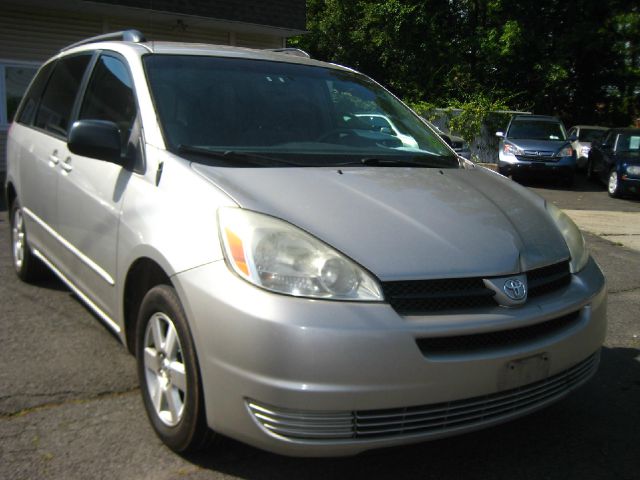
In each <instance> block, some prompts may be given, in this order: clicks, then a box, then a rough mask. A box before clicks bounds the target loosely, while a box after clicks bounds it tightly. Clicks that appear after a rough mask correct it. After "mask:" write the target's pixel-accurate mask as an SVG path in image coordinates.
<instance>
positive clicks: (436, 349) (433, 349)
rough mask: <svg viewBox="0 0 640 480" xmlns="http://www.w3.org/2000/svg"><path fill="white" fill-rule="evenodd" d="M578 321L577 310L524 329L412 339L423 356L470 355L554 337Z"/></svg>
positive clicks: (578, 312)
mask: <svg viewBox="0 0 640 480" xmlns="http://www.w3.org/2000/svg"><path fill="white" fill-rule="evenodd" d="M579 322H580V311H576V312H573V313H570V314H568V315H564V316H562V317H559V318H554V319H553V320H547V321H546V322H541V323H537V324H535V325H529V326H526V327H520V328H512V329H509V330H499V331H496V332H487V333H476V334H471V335H457V336H453V337H430V338H419V339H418V340H416V343H417V344H418V348H420V351H421V352H422V353H423V354H424V355H425V356H429V355H438V354H440V355H441V354H455V353H473V352H477V351H480V350H487V349H494V348H501V347H505V346H509V347H516V346H518V345H519V344H523V343H529V342H535V341H537V340H541V339H543V338H546V337H550V336H553V335H557V334H558V333H561V332H563V331H566V330H568V329H570V328H571V327H573V326H575V325H577V324H578V323H579Z"/></svg>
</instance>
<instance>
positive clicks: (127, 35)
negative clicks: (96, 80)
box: [60, 30, 147, 52]
mask: <svg viewBox="0 0 640 480" xmlns="http://www.w3.org/2000/svg"><path fill="white" fill-rule="evenodd" d="M107 40H120V41H122V42H134V43H141V42H146V41H147V40H146V39H145V38H144V35H143V34H142V33H141V32H139V31H138V30H122V31H120V32H113V33H105V34H104V35H98V36H96V37H91V38H86V39H84V40H80V41H79V42H76V43H72V44H71V45H69V46H67V47H64V48H63V49H61V50H60V51H61V52H64V51H66V50H69V49H71V48H74V47H79V46H80V45H87V44H89V43H96V42H105V41H107Z"/></svg>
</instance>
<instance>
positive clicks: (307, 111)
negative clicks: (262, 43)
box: [144, 55, 460, 168]
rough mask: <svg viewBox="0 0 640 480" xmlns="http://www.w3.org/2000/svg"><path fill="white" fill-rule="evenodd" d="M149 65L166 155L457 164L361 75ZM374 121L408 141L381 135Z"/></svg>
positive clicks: (194, 63) (280, 66)
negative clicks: (191, 151)
mask: <svg viewBox="0 0 640 480" xmlns="http://www.w3.org/2000/svg"><path fill="white" fill-rule="evenodd" d="M144 63H145V67H146V71H147V75H148V78H149V84H150V86H151V90H152V94H153V98H154V102H155V106H156V108H157V111H158V114H159V117H160V121H161V124H162V127H163V131H164V133H165V136H166V139H167V143H168V144H169V146H170V148H175V149H177V150H180V149H182V150H184V149H185V147H197V148H198V149H200V150H202V149H205V150H211V151H213V152H218V153H219V152H226V151H234V152H238V151H240V152H246V153H258V154H263V155H268V156H269V157H271V158H278V159H295V162H296V163H301V164H304V165H314V166H316V165H328V164H335V163H340V164H344V163H345V162H352V163H354V162H355V163H356V164H359V165H360V164H362V163H361V162H360V160H361V159H362V158H365V159H368V158H371V157H373V158H375V159H380V157H385V159H386V160H388V159H387V158H386V157H393V158H392V160H394V161H401V160H406V161H411V162H418V163H419V164H423V165H425V166H437V167H453V168H458V167H459V165H460V164H459V162H458V160H457V158H456V157H455V156H454V155H453V154H452V152H451V151H450V150H449V149H448V148H447V147H446V145H445V144H444V143H443V142H442V140H441V139H440V138H439V137H438V136H437V135H435V134H434V133H433V132H431V130H429V129H428V128H426V127H425V125H424V123H423V122H422V121H421V120H420V119H419V118H418V117H416V116H415V115H414V114H413V113H412V112H411V111H410V110H408V109H407V108H406V107H404V106H403V105H402V104H401V103H400V102H398V101H397V100H396V99H395V98H393V96H392V95H390V94H389V93H388V92H387V91H385V90H384V89H382V88H380V87H379V86H378V85H377V84H376V83H374V82H372V81H371V80H369V79H368V78H366V77H364V76H362V75H358V74H355V73H352V72H348V71H344V70H339V69H334V68H323V67H318V66H310V65H301V64H294V63H284V62H282V63H281V62H272V61H261V60H248V59H239V58H214V57H196V56H191V55H185V56H179V55H147V56H145V57H144ZM366 117H369V119H367V118H366ZM373 117H375V119H376V120H380V122H379V123H380V124H381V125H386V127H390V125H391V124H393V125H394V127H395V130H397V131H399V132H400V133H402V136H394V135H392V134H391V130H390V129H385V130H381V129H380V128H377V130H376V129H375V128H373V125H372V123H371V122H370V119H371V118H373ZM376 125H377V124H376Z"/></svg>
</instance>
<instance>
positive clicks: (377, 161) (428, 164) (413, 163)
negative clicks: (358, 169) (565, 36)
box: [337, 157, 457, 168]
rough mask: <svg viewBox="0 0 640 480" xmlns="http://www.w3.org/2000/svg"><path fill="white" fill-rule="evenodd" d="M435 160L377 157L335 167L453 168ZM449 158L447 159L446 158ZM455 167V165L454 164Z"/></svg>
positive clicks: (364, 158) (447, 163) (363, 158)
mask: <svg viewBox="0 0 640 480" xmlns="http://www.w3.org/2000/svg"><path fill="white" fill-rule="evenodd" d="M436 158H437V157H435V158H429V159H428V160H426V159H425V160H417V159H416V158H415V157H414V158H379V157H362V158H360V159H359V160H354V161H351V162H344V163H340V164H338V165H337V166H341V167H342V166H348V165H366V166H377V167H385V166H394V167H425V168H440V167H448V166H453V165H451V164H450V162H438V161H435V160H436ZM447 158H449V157H447ZM456 165H457V163H456Z"/></svg>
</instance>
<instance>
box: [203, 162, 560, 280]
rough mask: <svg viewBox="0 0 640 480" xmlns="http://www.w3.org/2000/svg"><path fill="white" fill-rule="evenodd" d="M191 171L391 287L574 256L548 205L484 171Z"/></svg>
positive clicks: (510, 269) (493, 273)
mask: <svg viewBox="0 0 640 480" xmlns="http://www.w3.org/2000/svg"><path fill="white" fill-rule="evenodd" d="M193 168H194V169H195V170H196V171H197V172H198V173H200V174H201V175H203V176H205V177H206V178H207V179H209V180H210V181H211V182H213V183H214V184H215V185H217V186H218V187H219V188H220V189H222V190H224V191H225V192H226V193H227V194H228V195H230V196H231V197H232V198H233V199H234V200H235V201H236V202H237V203H238V204H239V206H241V207H242V208H247V209H250V210H254V211H258V212H263V213H266V214H269V215H272V216H275V217H278V218H281V219H283V220H286V221H288V222H290V223H292V224H294V225H296V226H298V227H299V228H302V229H303V230H306V231H307V232H309V233H311V234H313V235H314V236H316V237H317V238H319V239H321V240H323V241H324V242H326V243H327V244H329V245H331V246H333V247H334V248H336V249H338V250H339V251H341V252H342V253H344V254H345V255H347V256H349V257H350V258H352V259H353V260H355V261H356V262H358V263H359V264H360V265H362V266H364V267H365V268H367V269H368V270H370V271H371V272H373V273H374V274H375V275H376V276H377V277H378V278H380V279H381V280H385V281H388V280H400V279H405V280H410V279H429V278H456V277H466V276H481V275H482V276H499V275H508V274H512V273H517V272H520V271H522V270H528V269H532V268H536V267H540V266H544V265H548V264H550V263H554V262H557V261H560V260H564V259H567V258H568V257H569V251H568V248H567V246H566V243H565V242H564V239H563V237H562V236H561V234H560V233H559V231H558V229H557V228H556V227H555V224H554V223H553V221H552V220H551V218H550V216H549V215H548V213H547V212H546V209H545V207H544V200H543V199H541V198H540V197H538V196H537V195H535V194H533V193H531V192H529V191H528V190H526V189H524V188H523V187H521V186H519V185H517V184H515V183H514V182H512V181H510V180H508V179H505V178H504V177H501V176H499V175H497V174H495V173H493V172H489V171H487V170H485V169H481V168H476V169H469V170H463V169H443V170H439V169H431V168H393V167H354V168H342V169H336V168H328V167H326V168H237V169H234V168H221V167H210V166H204V165H201V164H195V163H194V164H193Z"/></svg>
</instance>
